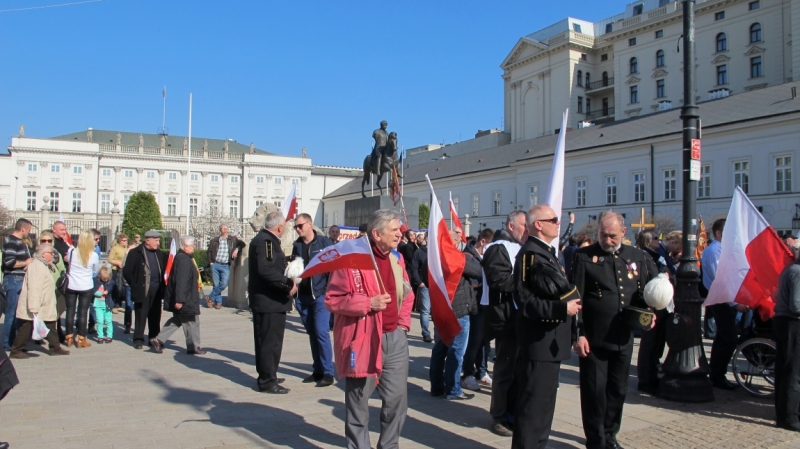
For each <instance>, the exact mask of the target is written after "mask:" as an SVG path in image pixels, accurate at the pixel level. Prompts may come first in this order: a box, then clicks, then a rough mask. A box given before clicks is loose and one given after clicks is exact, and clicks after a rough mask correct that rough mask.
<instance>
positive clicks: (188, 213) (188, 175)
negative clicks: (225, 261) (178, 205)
mask: <svg viewBox="0 0 800 449" xmlns="http://www.w3.org/2000/svg"><path fill="white" fill-rule="evenodd" d="M191 180H192V94H191V93H189V164H188V167H187V173H186V235H189V222H190V221H191V219H192V218H191V217H192V213H191V206H190V205H189V201H190V198H189V195H190V193H189V188H190V186H189V182H190V181H191Z"/></svg>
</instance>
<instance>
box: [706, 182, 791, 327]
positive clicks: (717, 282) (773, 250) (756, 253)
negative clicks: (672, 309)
mask: <svg viewBox="0 0 800 449" xmlns="http://www.w3.org/2000/svg"><path fill="white" fill-rule="evenodd" d="M721 243H722V254H721V255H720V258H719V265H717V274H716V277H715V278H714V282H713V283H712V284H711V289H710V291H709V292H708V297H707V298H706V300H705V302H704V303H703V305H705V306H710V305H714V304H722V303H726V302H731V301H735V302H737V303H739V304H744V305H746V306H748V307H750V308H752V309H758V312H759V313H760V314H761V317H762V319H768V318H771V317H772V316H773V315H775V311H774V309H775V301H774V299H773V298H774V296H775V292H776V291H777V289H778V278H779V277H780V274H781V271H783V268H784V267H785V266H786V265H788V264H790V263H791V262H792V260H794V255H793V254H792V252H791V250H789V248H788V247H787V246H786V245H785V244H784V243H783V241H782V240H781V238H780V237H778V233H776V232H775V229H773V228H772V226H770V225H769V223H767V220H765V219H764V217H763V216H762V215H761V214H760V213H759V212H758V209H756V207H755V206H753V203H751V202H750V199H749V198H748V197H747V195H745V194H744V192H742V189H741V188H739V187H736V190H735V191H734V192H733V201H732V202H731V208H730V210H729V211H728V219H727V221H726V222H725V231H724V232H723V233H722V242H721Z"/></svg>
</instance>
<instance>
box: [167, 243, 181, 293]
mask: <svg viewBox="0 0 800 449" xmlns="http://www.w3.org/2000/svg"><path fill="white" fill-rule="evenodd" d="M177 252H178V251H177V248H176V247H175V239H172V242H171V243H170V244H169V258H168V259H167V268H165V269H164V283H165V284H169V274H170V273H172V263H173V262H175V254H177Z"/></svg>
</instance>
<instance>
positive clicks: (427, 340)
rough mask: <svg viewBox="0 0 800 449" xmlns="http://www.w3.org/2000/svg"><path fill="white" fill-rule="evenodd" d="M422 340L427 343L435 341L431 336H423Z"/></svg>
mask: <svg viewBox="0 0 800 449" xmlns="http://www.w3.org/2000/svg"><path fill="white" fill-rule="evenodd" d="M422 341H424V342H425V343H433V339H432V338H431V337H422Z"/></svg>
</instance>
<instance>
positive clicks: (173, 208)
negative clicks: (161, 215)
mask: <svg viewBox="0 0 800 449" xmlns="http://www.w3.org/2000/svg"><path fill="white" fill-rule="evenodd" d="M176 215H178V198H176V197H174V196H168V197H167V216H169V217H174V216H176Z"/></svg>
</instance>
